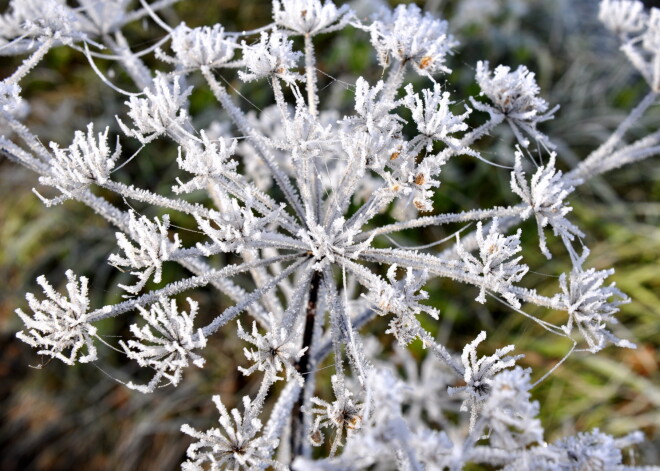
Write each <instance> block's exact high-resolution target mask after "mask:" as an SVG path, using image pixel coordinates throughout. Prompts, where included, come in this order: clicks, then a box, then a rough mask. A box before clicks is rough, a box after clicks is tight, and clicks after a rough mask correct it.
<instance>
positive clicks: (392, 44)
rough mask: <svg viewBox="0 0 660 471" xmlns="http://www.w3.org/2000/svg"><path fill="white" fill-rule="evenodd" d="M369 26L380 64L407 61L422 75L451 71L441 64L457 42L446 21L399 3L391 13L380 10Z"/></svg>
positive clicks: (414, 6)
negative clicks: (393, 60) (381, 12)
mask: <svg viewBox="0 0 660 471" xmlns="http://www.w3.org/2000/svg"><path fill="white" fill-rule="evenodd" d="M370 29H371V43H372V44H373V45H374V47H375V48H376V51H377V52H378V61H379V62H380V65H381V66H383V67H388V66H389V65H390V63H391V61H392V59H395V60H396V61H397V62H399V64H406V63H409V64H410V65H411V66H412V67H413V68H414V69H415V70H416V71H417V72H418V73H420V74H422V75H431V74H435V73H438V72H451V70H450V69H449V68H448V67H447V66H446V65H445V63H446V56H447V55H448V54H451V52H452V49H453V48H454V47H456V46H458V41H456V40H455V39H454V37H453V36H452V35H451V34H449V32H448V25H447V22H446V21H443V20H440V19H437V18H434V17H433V16H432V15H431V14H429V13H423V12H422V11H421V9H420V8H419V7H418V6H417V5H415V4H410V5H399V6H398V7H396V9H395V10H394V11H393V12H386V13H383V14H382V16H381V17H380V18H378V19H377V20H376V21H375V22H374V23H373V24H372V25H371V28H370Z"/></svg>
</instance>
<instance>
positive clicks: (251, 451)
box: [181, 396, 281, 471]
mask: <svg viewBox="0 0 660 471" xmlns="http://www.w3.org/2000/svg"><path fill="white" fill-rule="evenodd" d="M213 403H214V404H215V406H216V407H217V408H218V412H220V420H219V422H220V426H221V427H222V428H211V429H209V430H207V431H205V432H200V431H198V430H196V429H194V428H193V427H191V426H190V425H188V424H184V425H182V426H181V431H182V432H183V433H185V434H187V435H190V436H191V437H193V438H195V439H197V441H196V442H195V443H193V444H192V445H190V446H189V447H188V452H187V454H188V458H189V459H188V461H186V462H185V463H183V466H182V469H183V470H185V471H201V470H203V469H207V467H206V465H207V464H208V465H210V469H211V470H213V471H220V470H222V469H232V470H235V471H240V470H246V471H249V470H253V469H259V468H260V467H261V466H262V465H263V464H265V463H269V462H270V463H272V461H271V460H270V456H271V453H272V450H273V449H274V448H275V446H277V440H268V439H266V438H264V437H263V436H257V434H258V433H259V431H260V430H261V428H262V424H261V421H260V420H259V419H258V418H257V417H256V415H257V413H258V408H259V407H260V404H256V403H255V402H252V401H250V398H248V397H244V398H243V407H244V412H243V415H241V413H240V412H239V410H238V409H232V410H231V414H230V413H229V412H228V411H227V409H226V408H225V406H224V404H223V403H222V401H221V400H220V396H213ZM280 468H281V467H276V469H280Z"/></svg>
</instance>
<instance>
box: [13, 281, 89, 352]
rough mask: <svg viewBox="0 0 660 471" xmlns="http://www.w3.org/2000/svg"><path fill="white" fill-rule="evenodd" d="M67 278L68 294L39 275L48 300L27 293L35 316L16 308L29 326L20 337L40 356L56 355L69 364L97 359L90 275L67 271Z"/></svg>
mask: <svg viewBox="0 0 660 471" xmlns="http://www.w3.org/2000/svg"><path fill="white" fill-rule="evenodd" d="M66 277H67V279H68V283H67V285H66V290H67V296H63V295H61V294H59V293H58V292H57V291H55V289H54V288H53V287H52V286H51V285H50V283H48V281H47V280H46V278H45V277H43V276H40V277H39V278H37V282H38V283H39V285H40V286H41V288H42V289H43V290H44V293H45V294H46V297H47V298H48V299H45V300H43V301H39V300H37V298H36V296H34V295H33V294H31V293H30V294H28V295H27V300H28V304H29V306H30V309H32V311H33V312H34V316H33V317H30V316H28V315H27V314H25V313H24V312H23V311H22V310H21V309H18V310H16V313H17V314H18V315H19V317H20V318H21V320H23V322H24V323H25V327H27V331H23V332H19V333H18V334H17V337H18V338H19V339H21V340H23V341H24V342H26V343H27V344H28V345H31V346H32V347H34V348H37V349H39V351H38V353H39V354H40V355H47V356H50V357H52V358H57V359H58V360H62V361H63V362H64V363H66V364H68V365H73V364H74V363H75V362H76V361H79V362H80V363H87V362H90V361H94V360H96V347H95V346H94V342H93V339H94V337H96V327H94V326H93V325H92V324H90V323H89V311H88V308H89V298H88V292H87V278H85V277H84V276H82V277H80V278H79V279H78V278H77V277H76V275H75V274H74V273H73V272H72V271H71V270H68V271H67V272H66ZM83 348H85V349H86V350H87V353H86V354H84V355H82V354H81V353H82V352H81V350H82V349H83ZM67 351H68V352H67Z"/></svg>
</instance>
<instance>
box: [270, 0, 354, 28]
mask: <svg viewBox="0 0 660 471" xmlns="http://www.w3.org/2000/svg"><path fill="white" fill-rule="evenodd" d="M349 12H350V9H349V7H348V5H343V6H342V7H340V8H337V7H336V6H335V5H334V3H332V2H331V1H329V0H326V1H325V3H324V4H321V0H282V1H281V2H280V1H277V0H275V1H274V2H273V18H274V19H275V22H276V23H277V24H278V25H279V26H281V27H283V28H286V29H289V30H291V31H292V32H295V33H298V34H302V35H309V36H315V35H317V34H321V33H329V32H331V31H336V30H338V29H341V28H343V27H344V26H345V25H346V23H347V22H348V19H349Z"/></svg>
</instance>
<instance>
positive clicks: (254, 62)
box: [239, 31, 301, 83]
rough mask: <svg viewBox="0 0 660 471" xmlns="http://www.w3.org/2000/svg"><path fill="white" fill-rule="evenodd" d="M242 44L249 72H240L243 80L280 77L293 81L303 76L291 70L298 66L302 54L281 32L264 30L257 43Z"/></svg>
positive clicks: (286, 80) (244, 59)
mask: <svg viewBox="0 0 660 471" xmlns="http://www.w3.org/2000/svg"><path fill="white" fill-rule="evenodd" d="M242 45H243V61H244V62H245V65H246V67H247V69H248V72H243V71H240V72H239V76H240V77H241V79H242V80H243V81H245V82H251V81H253V80H259V79H262V78H270V77H278V78H280V79H282V80H284V81H285V82H289V83H292V82H293V81H295V80H298V79H299V78H301V76H300V75H299V74H296V73H294V72H291V71H290V69H292V68H294V67H295V66H296V63H297V62H298V58H299V57H300V55H301V54H300V52H294V51H293V44H292V43H291V41H289V40H288V39H287V38H286V36H284V34H282V33H281V32H279V31H273V32H272V33H270V34H268V33H266V32H263V33H261V38H260V40H259V42H258V43H257V44H255V45H253V46H249V45H247V44H246V43H245V42H243V44H242Z"/></svg>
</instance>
